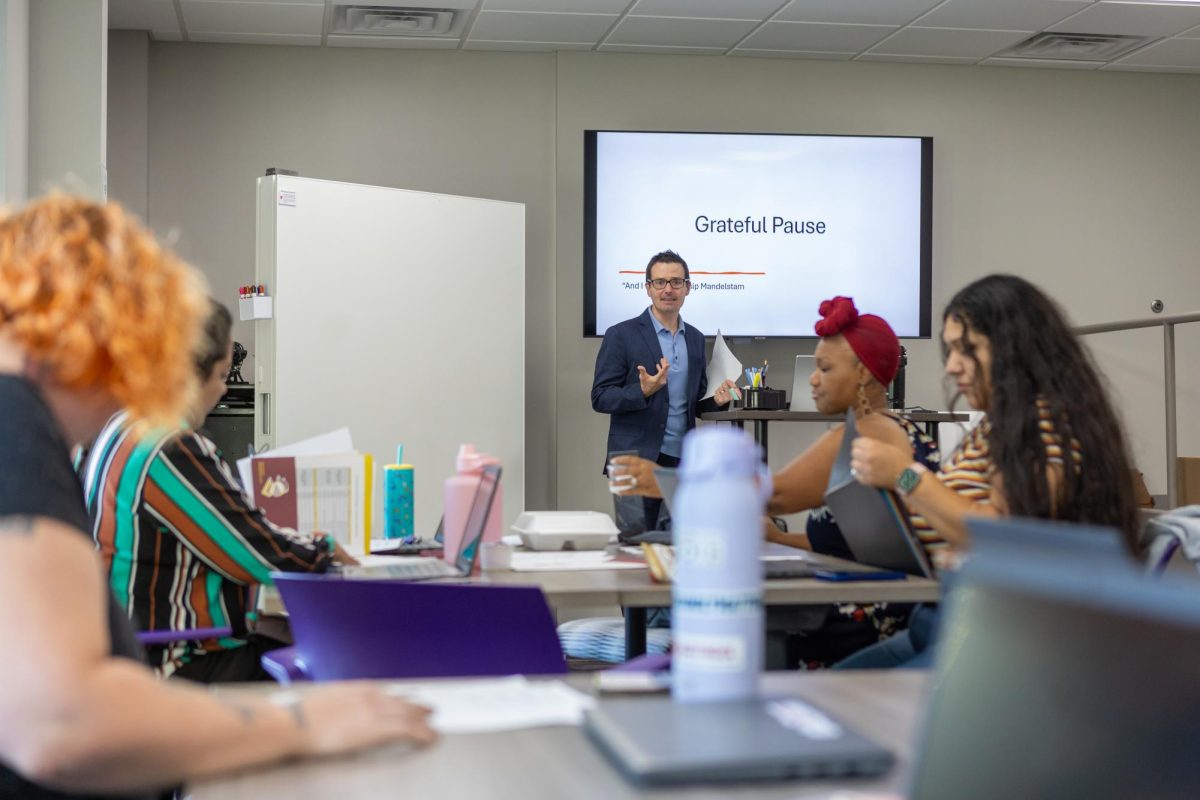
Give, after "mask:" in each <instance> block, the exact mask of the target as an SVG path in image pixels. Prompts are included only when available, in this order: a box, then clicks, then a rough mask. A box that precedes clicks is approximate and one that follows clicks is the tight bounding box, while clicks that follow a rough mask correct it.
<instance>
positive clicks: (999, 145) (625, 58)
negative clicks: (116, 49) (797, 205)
mask: <svg viewBox="0 0 1200 800" xmlns="http://www.w3.org/2000/svg"><path fill="white" fill-rule="evenodd" d="M149 98H150V99H149V114H148V120H149V153H150V157H149V177H148V181H149V193H148V198H149V199H148V207H149V216H150V220H151V223H152V224H153V226H154V227H155V228H156V229H158V230H159V231H161V232H166V231H171V230H175V231H177V232H178V235H179V247H180V249H181V251H182V252H183V253H184V255H185V256H187V257H188V258H190V259H192V260H193V261H194V262H195V263H197V264H198V265H199V266H200V267H202V268H203V269H204V270H205V271H206V272H207V273H208V274H209V276H210V279H211V281H212V282H213V285H214V287H215V288H216V290H217V291H218V292H219V293H221V295H222V296H224V297H226V298H228V297H229V296H230V294H231V293H232V292H233V291H234V290H235V288H236V286H237V285H238V283H240V282H242V281H244V280H248V279H249V276H250V274H251V271H252V269H253V245H254V222H253V199H254V195H253V185H254V184H253V179H254V177H255V176H257V175H260V174H262V171H263V170H264V169H265V168H266V167H268V166H284V167H290V168H293V169H298V170H300V172H301V174H303V175H308V176H313V177H322V178H331V179H338V180H347V181H357V182H364V183H378V184H384V185H391V186H401V187H404V188H412V189H423V190H430V191H439V192H451V193H455V194H465V195H474V196H481V197H495V198H499V199H504V200H515V201H519V202H523V203H525V204H526V206H527V220H528V229H527V246H528V253H527V269H528V272H527V276H526V278H527V304H528V305H527V313H528V321H527V334H528V340H527V343H526V364H527V374H526V381H527V396H528V409H527V420H526V424H527V431H528V433H527V444H528V449H529V452H528V465H529V472H528V476H527V481H528V482H527V486H528V487H529V489H528V492H527V502H528V504H529V506H530V507H545V506H554V505H557V506H560V507H563V508H580V507H590V508H608V507H609V500H608V495H607V493H606V492H605V490H604V486H603V484H602V482H601V480H600V478H599V466H600V462H601V460H602V457H603V449H604V437H605V432H606V429H607V427H606V426H607V420H606V418H604V417H601V416H600V415H598V414H595V413H593V412H592V411H591V409H590V406H589V402H588V390H589V388H590V384H591V372H592V366H593V363H594V359H595V354H596V351H597V349H598V345H599V343H598V341H597V340H585V339H583V338H582V321H581V320H582V315H581V303H582V301H581V286H582V266H581V264H582V237H581V231H582V194H581V193H582V181H581V175H582V150H583V148H582V144H583V136H582V132H583V130H584V129H586V128H633V129H664V130H671V129H674V130H689V129H690V130H714V131H722V130H730V131H733V130H745V131H791V132H813V133H882V134H914V135H915V134H920V135H929V136H933V137H934V139H935V145H934V176H935V177H934V270H935V273H934V307H935V309H940V307H941V306H942V304H944V303H945V301H946V300H947V299H948V298H949V297H950V295H951V294H952V293H953V291H954V290H955V289H957V288H959V287H961V286H963V285H964V284H965V283H967V282H969V281H970V280H971V279H973V278H975V277H978V276H980V275H983V274H986V273H988V272H992V271H996V270H1007V271H1012V272H1017V273H1019V274H1022V275H1025V276H1027V277H1030V278H1032V279H1034V280H1035V281H1037V282H1038V283H1040V284H1042V285H1043V286H1045V287H1046V288H1047V289H1048V290H1049V291H1050V292H1051V293H1052V294H1054V295H1055V296H1056V297H1058V298H1059V299H1060V300H1061V301H1062V302H1063V304H1064V305H1065V306H1066V308H1067V310H1068V311H1069V313H1070V314H1071V316H1072V317H1073V318H1074V320H1075V321H1077V322H1079V323H1088V322H1098V321H1104V320H1112V319H1125V318H1133V317H1140V316H1145V315H1147V314H1148V313H1149V312H1148V305H1149V302H1150V300H1151V299H1152V298H1154V297H1161V298H1163V299H1164V300H1165V301H1166V303H1167V309H1168V311H1174V312H1183V311H1192V310H1197V309H1200V269H1197V265H1196V263H1195V262H1196V256H1197V254H1200V226H1197V225H1195V224H1194V222H1193V217H1194V216H1195V209H1196V208H1198V207H1200V147H1198V146H1197V143H1196V142H1197V140H1196V131H1197V130H1200V77H1198V76H1186V75H1152V74H1124V73H1090V72H1089V73H1081V72H1072V71H1047V70H1023V69H1001V68H976V67H957V66H953V67H951V66H936V65H900V64H860V63H834V62H821V61H787V60H758V59H732V58H711V57H690V56H649V55H645V56H643V55H624V54H594V53H587V54H574V53H571V54H560V55H557V56H555V55H547V54H511V53H477V52H453V53H432V52H430V53H420V52H398V51H385V50H378V51H340V50H329V49H326V50H321V49H315V48H313V49H309V48H289V47H251V46H211V45H184V44H152V45H151V46H150V90H149ZM685 256H686V254H685ZM331 269H334V270H335V269H336V265H334V266H333V267H332V268H331ZM464 290H476V291H479V290H482V289H481V287H457V286H453V285H452V284H451V283H448V284H447V291H446V296H445V297H441V298H424V299H423V302H441V303H444V304H445V305H446V308H447V326H448V329H447V331H445V332H441V333H440V334H435V335H454V332H453V329H454V322H455V321H454V320H453V295H454V292H455V291H464ZM796 313H797V314H799V315H802V316H804V317H805V318H811V317H812V316H813V315H814V310H813V309H797V312H796ZM685 317H686V309H685ZM242 335H243V336H244V334H242ZM243 341H247V340H246V339H243ZM1160 341H1161V336H1155V335H1152V334H1151V333H1134V334H1106V335H1104V336H1100V337H1095V339H1094V341H1093V342H1092V344H1093V346H1094V347H1096V349H1097V351H1098V354H1099V355H1100V357H1101V360H1102V363H1103V364H1104V366H1105V368H1106V369H1107V370H1108V372H1109V374H1110V377H1111V378H1112V379H1113V381H1114V382H1115V383H1117V384H1119V386H1120V391H1119V394H1120V396H1121V398H1122V401H1123V403H1122V405H1123V408H1124V410H1125V412H1126V414H1127V416H1128V417H1129V420H1130V423H1131V432H1132V434H1133V437H1132V438H1134V440H1135V454H1136V456H1137V459H1138V461H1139V464H1140V466H1141V467H1142V469H1143V470H1145V471H1146V473H1147V478H1148V480H1149V482H1150V488H1151V490H1152V491H1155V492H1162V491H1164V489H1165V479H1164V475H1165V467H1164V465H1163V463H1162V457H1163V452H1164V447H1163V443H1162V403H1163V400H1162V390H1161V388H1160V386H1161V375H1162V364H1161V362H1162V357H1161V349H1160V345H1159V342H1160ZM908 344H909V349H910V352H911V358H910V368H909V389H908V398H909V402H910V403H920V404H923V405H925V406H927V407H931V408H938V407H942V406H943V405H944V400H943V396H942V390H941V383H940V378H939V370H940V365H939V356H938V349H937V346H936V344H935V343H934V342H930V341H923V342H922V341H914V342H910V343H908ZM430 346H435V345H434V344H432V343H431V345H430ZM1178 346H1179V356H1180V358H1179V360H1180V364H1181V366H1182V370H1181V372H1182V374H1181V382H1180V393H1179V401H1180V408H1181V409H1182V410H1183V411H1184V417H1183V419H1181V435H1180V439H1181V445H1180V452H1181V453H1191V454H1200V423H1198V422H1196V421H1195V420H1194V419H1193V416H1194V415H1188V414H1187V413H1186V412H1187V409H1189V408H1195V407H1196V406H1197V400H1198V399H1200V390H1198V386H1197V379H1196V378H1195V377H1192V376H1191V375H1188V374H1187V373H1189V372H1195V370H1189V369H1188V365H1189V364H1195V363H1196V356H1197V355H1198V351H1200V326H1192V328H1191V329H1189V328H1183V329H1180V332H1179V345H1178ZM810 350H811V342H803V341H799V342H788V341H777V342H771V343H769V344H763V343H759V344H751V345H745V346H743V347H741V348H739V352H740V353H742V354H743V355H744V357H745V358H746V359H747V360H752V359H761V358H763V357H767V358H769V359H770V360H771V363H772V365H773V366H772V376H773V377H775V376H776V375H777V374H778V378H777V380H776V381H775V382H777V383H778V384H780V385H782V386H784V387H785V388H790V382H791V376H790V369H791V362H792V359H791V356H792V355H794V354H795V353H796V352H808V351H810ZM348 357H354V358H359V359H361V361H362V363H363V368H364V369H374V368H379V364H380V363H381V362H382V363H386V356H384V355H382V354H373V353H364V354H355V355H351V356H348ZM808 427H811V426H793V428H792V429H787V428H785V427H783V426H776V427H775V428H773V429H772V445H773V446H772V452H773V453H774V456H773V458H772V462H773V464H774V465H775V466H779V465H780V464H781V463H782V461H783V460H784V458H785V456H787V455H789V454H791V453H794V452H795V451H796V450H798V449H799V448H800V447H801V446H803V444H804V442H805V441H806V440H808V439H811V438H812V437H813V436H814V435H815V433H816V431H812V430H807V428H808Z"/></svg>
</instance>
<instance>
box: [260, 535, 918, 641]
mask: <svg viewBox="0 0 1200 800" xmlns="http://www.w3.org/2000/svg"><path fill="white" fill-rule="evenodd" d="M764 549H765V550H766V551H768V552H780V551H786V550H787V548H780V547H778V546H772V545H767V546H765V548H764ZM791 552H792V553H795V552H796V551H791ZM805 557H806V558H807V559H809V560H811V561H814V562H820V563H822V564H825V565H828V566H829V567H830V568H832V569H837V568H838V565H839V564H845V563H846V562H844V561H842V560H841V559H837V558H833V557H832V556H821V555H816V554H813V553H809V554H806V555H805ZM470 581H471V582H472V583H482V584H487V585H490V586H536V587H538V588H540V589H541V590H542V592H543V593H544V594H545V595H546V602H547V603H549V604H550V607H551V608H552V609H560V608H571V607H576V608H578V607H581V606H582V607H592V608H594V607H596V606H623V607H624V608H625V652H626V657H627V658H634V657H636V656H639V655H641V654H643V653H645V652H646V610H647V609H649V608H656V607H659V606H669V605H670V604H671V586H670V584H665V583H655V582H654V581H653V580H651V578H650V571H649V570H645V569H622V570H586V571H564V572H510V571H494V572H485V573H483V574H482V575H481V576H480V577H478V578H471V579H470ZM763 588H764V594H763V602H764V603H765V604H766V605H769V606H792V605H824V604H827V603H878V602H889V603H923V602H933V601H936V600H937V599H938V583H937V581H934V580H929V579H927V578H913V577H910V578H907V579H905V580H902V581H820V580H816V579H814V578H792V579H788V580H769V581H765V582H764V583H763ZM261 608H262V611H263V612H265V613H275V614H278V613H282V612H283V611H284V608H283V604H282V602H281V601H280V599H279V595H278V593H277V592H276V591H275V590H274V589H273V588H269V589H265V590H264V598H263V603H262V606H261Z"/></svg>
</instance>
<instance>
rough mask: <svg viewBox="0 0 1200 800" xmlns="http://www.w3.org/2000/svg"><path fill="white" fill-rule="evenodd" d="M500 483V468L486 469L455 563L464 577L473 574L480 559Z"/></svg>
mask: <svg viewBox="0 0 1200 800" xmlns="http://www.w3.org/2000/svg"><path fill="white" fill-rule="evenodd" d="M499 483H500V467H498V466H488V467H484V468H483V475H482V476H481V477H480V479H479V488H478V489H477V490H476V491H475V500H474V502H472V503H471V513H470V514H468V515H467V524H466V526H465V527H464V528H463V538H462V546H461V547H460V548H459V550H458V558H457V559H456V560H455V562H454V566H455V567H457V568H458V570H459V572H461V573H462V574H463V575H470V574H471V570H472V569H473V568H474V567H475V559H476V558H478V557H479V545H480V543H481V542H482V541H483V531H484V528H486V527H487V519H488V514H490V513H491V511H492V501H493V500H494V499H495V497H496V487H497V486H498V485H499Z"/></svg>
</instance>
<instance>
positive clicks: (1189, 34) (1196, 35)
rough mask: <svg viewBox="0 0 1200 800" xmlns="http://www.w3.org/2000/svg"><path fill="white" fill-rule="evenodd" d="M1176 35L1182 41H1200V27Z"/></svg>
mask: <svg viewBox="0 0 1200 800" xmlns="http://www.w3.org/2000/svg"><path fill="white" fill-rule="evenodd" d="M1176 35H1177V36H1179V37H1180V38H1182V39H1200V25H1197V26H1196V27H1194V28H1192V29H1190V30H1186V31H1184V32H1183V33H1180V34H1176Z"/></svg>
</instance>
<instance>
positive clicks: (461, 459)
mask: <svg viewBox="0 0 1200 800" xmlns="http://www.w3.org/2000/svg"><path fill="white" fill-rule="evenodd" d="M485 458H486V456H484V455H483V454H482V453H479V452H477V451H476V450H475V445H473V444H464V445H460V446H459V448H458V458H456V459H455V460H454V465H455V468H456V469H457V470H458V471H459V472H482V471H483V467H484V465H485V464H486V462H485V461H484V459H485Z"/></svg>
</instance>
